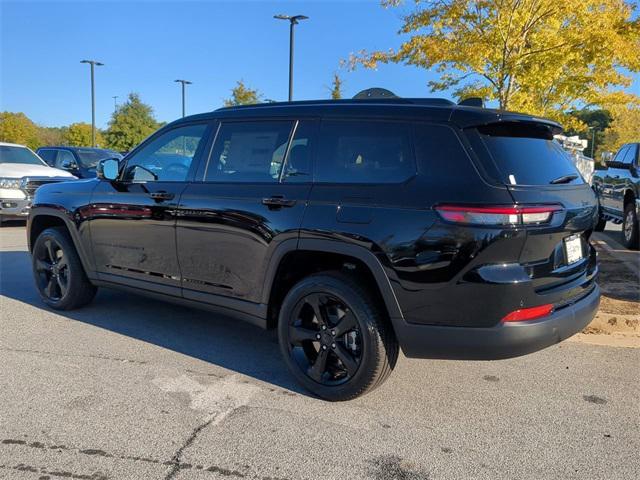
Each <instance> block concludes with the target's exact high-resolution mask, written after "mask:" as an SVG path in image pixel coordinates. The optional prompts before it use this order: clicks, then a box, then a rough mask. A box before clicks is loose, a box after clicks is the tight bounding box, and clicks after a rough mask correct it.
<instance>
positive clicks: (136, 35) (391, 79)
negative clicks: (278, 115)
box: [0, 0, 640, 128]
mask: <svg viewBox="0 0 640 480" xmlns="http://www.w3.org/2000/svg"><path fill="white" fill-rule="evenodd" d="M411 3H412V2H409V4H411ZM277 13H285V14H305V15H307V16H309V17H310V19H309V20H307V21H304V22H302V23H301V24H300V25H298V26H297V27H296V57H295V86H294V97H295V98H296V99H310V98H326V97H328V95H329V90H328V87H329V85H330V84H331V79H332V75H333V73H334V72H335V71H338V72H339V73H340V74H341V76H342V77H343V79H344V80H345V86H344V93H345V96H352V95H353V94H355V93H357V92H358V91H360V90H362V89H364V88H367V87H372V86H382V87H385V88H389V89H390V90H392V91H394V92H395V93H397V94H398V95H400V96H407V97H410V96H414V97H419V96H433V94H431V93H430V92H429V90H428V87H427V82H428V81H429V80H430V79H433V78H435V75H434V74H433V73H430V72H427V71H425V70H422V69H418V68H414V67H405V66H400V65H388V66H382V67H381V68H380V69H379V70H377V71H372V70H365V69H358V70H356V71H355V72H348V71H345V70H341V69H340V60H341V59H345V58H347V57H348V56H349V54H350V53H351V52H355V51H358V50H360V49H363V48H364V49H367V50H376V49H387V48H390V47H396V46H398V45H399V44H400V41H401V37H399V36H398V35H397V33H396V32H397V31H398V29H399V28H400V25H401V17H402V13H403V11H402V9H384V8H382V7H380V5H379V2H378V1H376V0H370V1H365V0H363V1H355V0H352V1H342V2H329V1H313V2H312V1H280V2H273V1H235V2H223V1H182V2H178V1H158V0H155V1H138V2H129V1H72V2H60V1H40V2H34V1H28V0H26V1H25V0H23V1H7V0H0V30H1V32H0V42H1V43H0V68H1V70H0V81H1V83H0V95H1V96H0V110H9V111H22V112H24V113H25V114H27V115H28V116H29V117H30V118H31V119H33V120H34V121H35V122H37V123H39V124H42V125H47V126H61V125H67V124H70V123H73V122H80V121H86V122H90V121H91V110H90V96H89V95H90V90H89V67H88V66H87V65H82V64H80V63H79V62H80V60H82V59H84V58H92V59H96V60H99V61H101V62H103V63H104V64H105V66H104V67H98V68H97V70H96V115H97V124H98V126H99V127H101V128H102V127H106V125H107V122H108V120H109V117H110V115H111V113H112V111H113V98H112V97H113V96H114V95H118V97H119V98H118V101H119V102H120V101H123V100H124V99H125V97H126V95H127V94H128V93H129V92H132V91H134V92H138V93H139V94H140V95H141V97H142V100H143V101H144V102H146V103H149V104H150V105H152V106H153V108H154V111H155V114H156V117H157V118H158V119H159V120H163V121H170V120H173V119H175V118H177V117H179V116H180V113H181V111H180V108H181V106H180V105H181V104H180V90H179V85H178V84H176V83H174V82H173V81H174V80H175V79H177V78H185V79H188V80H191V81H193V85H190V86H189V87H187V88H188V89H187V113H188V114H191V113H199V112H204V111H210V110H213V109H215V108H217V107H219V106H220V105H221V104H222V101H223V99H224V98H226V97H228V95H229V91H230V89H231V88H232V87H233V86H234V84H235V82H236V80H238V79H243V80H244V81H245V83H246V84H247V85H249V86H251V87H254V88H258V89H259V90H260V91H261V92H262V93H263V94H264V96H265V98H271V99H276V100H285V99H286V96H287V81H288V80H287V79H288V77H287V75H288V74H287V68H288V48H289V47H288V45H289V43H288V42H289V37H288V35H289V33H288V24H287V23H286V22H283V21H278V20H274V19H273V18H272V17H273V15H274V14H277ZM631 91H633V92H635V93H636V94H640V76H638V75H636V76H635V78H634V84H633V86H632V87H631ZM438 95H439V96H444V97H448V96H449V95H448V94H447V93H446V92H443V93H440V94H438Z"/></svg>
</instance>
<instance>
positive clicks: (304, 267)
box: [28, 98, 600, 400]
mask: <svg viewBox="0 0 640 480" xmlns="http://www.w3.org/2000/svg"><path fill="white" fill-rule="evenodd" d="M560 130H561V129H560V126H559V125H558V124H556V123H554V122H551V121H548V120H544V119H541V118H535V117H531V116H527V115H522V114H515V113H508V112H502V111H494V110H488V109H484V108H479V107H472V106H462V105H456V104H454V103H452V102H449V101H446V100H437V99H431V100H429V99H413V100H412V99H398V98H395V99H394V98H391V99H389V98H387V99H364V100H342V101H306V102H292V103H282V104H265V105H255V106H245V107H232V108H222V109H220V110H216V111H215V112H213V113H207V114H201V115H194V116H191V117H187V118H184V119H180V120H178V121H176V122H173V123H171V124H169V125H167V126H165V127H163V128H162V129H160V130H159V131H158V132H157V133H156V134H154V135H153V136H151V137H150V138H149V139H147V140H146V141H145V142H144V143H142V144H141V145H140V146H138V147H137V148H136V149H135V150H134V151H133V152H131V153H130V154H129V155H128V156H127V157H126V158H125V159H124V161H122V162H118V161H116V160H106V161H103V162H101V163H100V164H99V166H98V178H97V179H95V180H88V181H82V182H74V183H69V184H61V185H50V186H44V187H42V188H41V189H40V190H38V193H37V195H36V199H35V204H34V206H33V209H32V211H31V214H30V217H29V224H28V239H29V246H30V247H29V248H30V251H31V253H32V258H33V273H34V276H35V282H36V285H37V288H38V291H39V292H40V295H41V296H42V299H43V300H44V302H45V303H46V304H48V305H49V306H51V307H52V308H55V309H60V310H68V309H73V308H78V307H80V306H82V305H85V304H87V303H88V302H90V301H91V300H92V298H93V297H94V295H95V292H96V288H97V287H118V288H124V289H127V290H129V291H131V292H139V293H141V294H150V295H153V296H155V298H162V299H167V300H172V301H176V302H181V303H183V304H187V305H191V306H197V307H204V308H207V309H211V310H213V311H217V312H224V313H225V314H228V315H232V316H233V317H235V318H239V319H242V320H247V321H249V322H251V323H253V324H255V325H259V326H261V327H264V328H272V327H273V328H277V330H278V337H279V342H280V349H281V352H282V355H283V357H284V360H285V362H286V364H287V366H288V368H289V369H290V370H291V372H292V374H293V375H294V376H295V377H296V378H297V379H298V380H299V381H300V382H301V383H302V385H303V386H304V387H306V388H307V389H309V390H310V391H312V392H314V393H315V394H317V395H318V396H320V397H322V398H325V399H329V400H345V399H350V398H354V397H356V396H358V395H361V394H363V393H365V392H368V391H370V390H371V389H373V388H375V387H377V386H378V385H380V384H381V383H382V382H383V381H384V380H385V378H386V377H387V376H388V375H389V373H390V372H391V370H392V369H393V367H394V365H395V363H396V359H397V356H398V350H399V347H400V348H402V350H403V352H404V354H405V355H406V356H408V357H419V358H449V359H500V358H507V357H514V356H518V355H523V354H526V353H530V352H534V351H536V350H540V349H542V348H544V347H547V346H549V345H552V344H555V343H557V342H559V341H561V340H563V339H565V338H567V337H569V336H571V335H573V334H574V333H575V332H577V331H579V330H581V329H582V328H584V327H585V326H586V325H587V324H588V323H589V322H590V321H591V319H592V318H593V316H594V314H595V312H596V309H597V307H598V303H599V296H600V293H599V289H598V286H597V284H596V276H597V266H596V254H595V251H594V249H593V248H592V247H591V246H590V244H589V236H590V235H591V232H592V229H593V227H594V222H595V221H596V219H597V214H598V212H597V203H596V199H595V197H594V194H593V191H592V190H591V188H590V187H589V185H586V184H585V183H584V182H583V180H582V178H581V177H580V175H579V174H578V173H577V172H576V169H575V166H574V165H573V163H572V162H571V161H570V160H569V159H568V157H567V155H566V154H565V153H564V151H563V150H562V149H561V148H560V147H559V146H558V145H557V144H556V143H555V142H554V141H553V139H552V138H553V135H554V134H555V133H557V132H559V131H560Z"/></svg>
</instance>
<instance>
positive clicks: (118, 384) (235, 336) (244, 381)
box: [0, 224, 640, 480]
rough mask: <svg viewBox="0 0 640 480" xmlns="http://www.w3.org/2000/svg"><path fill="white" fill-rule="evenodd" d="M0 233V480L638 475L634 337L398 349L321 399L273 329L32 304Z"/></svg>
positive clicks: (145, 310) (25, 275)
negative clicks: (358, 389)
mask: <svg viewBox="0 0 640 480" xmlns="http://www.w3.org/2000/svg"><path fill="white" fill-rule="evenodd" d="M606 235H612V236H614V237H615V235H616V233H615V231H612V233H610V232H608V233H607V234H606ZM606 235H605V236H606ZM0 236H1V242H0V276H1V282H0V312H1V319H0V333H1V335H0V363H1V365H2V367H1V369H2V370H1V371H2V375H0V406H1V407H0V478H8V479H40V480H46V479H50V480H54V479H57V478H73V479H92V480H99V479H219V478H225V479H227V478H236V479H240V478H246V479H264V480H266V479H273V480H275V479H291V480H297V479H320V478H322V479H324V478H327V479H333V478H336V479H344V478H348V479H359V478H363V479H364V478H366V479H373V480H383V479H402V480H416V479H431V480H434V479H476V478H477V479H497V478H499V479H536V480H538V479H551V478H554V479H585V478H589V479H631V478H640V462H639V461H638V458H639V455H640V453H639V452H640V349H639V348H620V347H607V346H597V345H589V344H585V343H580V342H576V341H567V342H564V343H562V344H560V345H557V346H554V347H551V348H548V349H546V350H544V351H541V352H537V353H535V354H532V355H528V356H526V357H522V358H517V359H510V360H502V361H493V362H454V361H424V360H409V359H406V358H404V357H401V358H400V360H399V362H398V365H397V366H396V369H395V372H394V373H393V375H392V376H391V378H390V380H389V381H388V382H387V383H386V384H385V385H384V386H383V387H382V388H380V389H378V390H377V391H375V392H374V393H372V394H370V395H368V396H365V397H363V398H361V399H358V400H355V401H352V402H347V403H339V404H331V403H326V402H323V401H320V400H317V399H315V398H313V397H311V396H309V395H308V394H307V393H306V392H305V391H303V390H301V389H300V388H299V387H298V386H297V384H296V383H295V382H294V380H293V379H292V377H291V376H290V375H289V374H288V373H287V372H286V370H285V366H284V363H283V362H282V361H281V360H280V356H279V351H278V346H277V342H276V338H275V335H274V334H273V333H272V332H264V331H262V330H260V329H258V328H255V327H252V326H250V325H245V324H242V323H237V322H235V321H233V320H230V319H226V318H218V317H215V316H212V314H210V313H207V312H200V311H196V310H190V309H186V308H183V307H177V306H172V305H169V304H164V303H158V302H155V301H152V300H148V299H145V298H141V297H138V296H134V295H130V294H126V293H121V292H116V291H108V290H101V291H100V292H99V294H98V296H97V297H96V300H95V301H94V303H93V304H91V305H90V306H88V307H86V308H84V309H82V310H78V311H74V312H68V313H59V312H54V311H52V310H49V309H47V308H45V307H44V305H43V304H42V303H41V302H40V301H39V298H38V296H37V293H36V291H35V287H34V286H33V283H32V278H31V272H30V263H29V257H28V254H27V251H26V242H25V234H24V227H23V226H20V225H19V224H17V225H16V226H11V227H4V228H2V229H1V230H0ZM612 238H613V237H612ZM634 258H635V257H634Z"/></svg>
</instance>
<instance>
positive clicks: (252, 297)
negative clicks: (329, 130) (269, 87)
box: [177, 120, 316, 309]
mask: <svg viewBox="0 0 640 480" xmlns="http://www.w3.org/2000/svg"><path fill="white" fill-rule="evenodd" d="M315 130H316V123H315V121H300V122H298V121H294V120H276V121H233V122H231V121H229V122H222V123H221V124H220V127H219V130H218V133H217V135H216V140H215V144H214V146H213V149H212V153H211V157H210V160H209V163H208V165H207V167H206V171H205V172H203V174H202V180H201V181H196V182H193V183H191V184H190V185H189V186H188V187H187V189H186V190H185V192H184V193H183V195H182V198H181V200H180V208H179V218H178V222H177V238H178V252H179V261H180V266H181V268H182V273H183V295H184V296H185V297H186V298H191V299H196V300H200V301H206V302H210V303H214V304H221V305H224V306H229V305H230V303H229V302H231V307H232V308H234V307H235V306H238V305H240V308H241V309H242V308H243V307H247V308H248V309H251V308H254V307H255V308H258V304H260V302H261V295H262V289H263V282H264V277H265V273H266V269H267V267H268V265H269V259H270V257H271V255H272V254H273V252H274V250H275V249H276V248H277V246H278V245H280V244H281V243H282V242H284V241H287V240H294V241H297V238H298V229H299V228H300V224H301V222H302V217H303V214H304V211H305V206H306V201H307V198H308V196H309V191H310V189H311V172H312V170H311V161H312V160H311V159H312V151H311V149H312V147H313V138H314V135H315ZM234 302H235V303H234Z"/></svg>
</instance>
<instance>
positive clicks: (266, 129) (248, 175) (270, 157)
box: [205, 121, 293, 182]
mask: <svg viewBox="0 0 640 480" xmlns="http://www.w3.org/2000/svg"><path fill="white" fill-rule="evenodd" d="M292 126H293V122H290V121H285V122H281V121H273V122H271V121H263V122H257V121H255V122H229V123H222V125H220V129H219V130H218V135H217V137H216V143H215V145H214V146H213V152H212V153H211V159H210V160H209V165H208V166H207V172H206V175H205V181H207V182H278V181H279V179H280V171H281V170H282V164H283V162H284V156H285V155H286V152H287V142H288V141H289V135H290V134H291V128H292Z"/></svg>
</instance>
